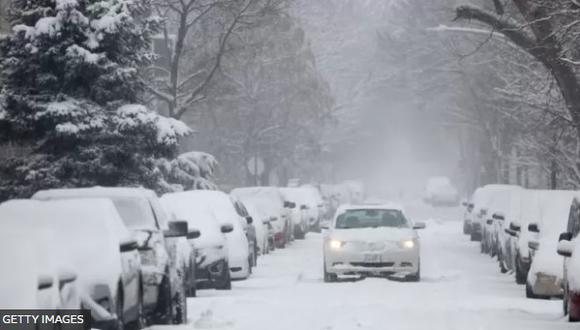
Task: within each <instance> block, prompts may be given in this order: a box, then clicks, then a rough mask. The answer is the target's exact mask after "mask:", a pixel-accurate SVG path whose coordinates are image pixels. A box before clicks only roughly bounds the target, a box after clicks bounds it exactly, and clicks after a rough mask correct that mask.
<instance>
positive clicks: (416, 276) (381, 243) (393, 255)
mask: <svg viewBox="0 0 580 330" xmlns="http://www.w3.org/2000/svg"><path fill="white" fill-rule="evenodd" d="M422 228H425V224H424V223H415V224H414V223H412V222H411V221H410V220H409V219H408V218H407V217H406V216H405V214H404V212H403V209H402V208H401V207H400V206H398V205H395V204H384V205H347V206H341V207H339V209H338V210H337V212H336V215H335V217H334V220H333V221H332V223H331V226H330V228H328V232H327V233H326V235H325V236H324V240H323V241H324V243H323V255H324V263H323V270H324V281H325V282H335V281H337V280H338V279H339V277H340V276H343V275H362V276H368V275H371V276H386V277H392V276H394V277H397V278H404V279H408V280H410V281H419V280H420V278H421V258H420V240H419V236H418V235H417V232H416V229H422Z"/></svg>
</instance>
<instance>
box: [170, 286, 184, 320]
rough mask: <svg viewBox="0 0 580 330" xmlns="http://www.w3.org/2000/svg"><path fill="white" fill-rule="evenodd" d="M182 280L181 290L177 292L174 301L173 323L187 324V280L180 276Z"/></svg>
mask: <svg viewBox="0 0 580 330" xmlns="http://www.w3.org/2000/svg"><path fill="white" fill-rule="evenodd" d="M179 279H180V280H181V282H180V283H182V285H180V288H179V290H178V291H177V292H176V294H175V297H174V301H173V304H172V305H173V310H172V314H173V320H172V321H173V324H185V323H187V295H186V294H185V293H186V287H187V285H186V282H185V279H184V278H183V277H179Z"/></svg>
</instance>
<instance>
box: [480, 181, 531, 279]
mask: <svg viewBox="0 0 580 330" xmlns="http://www.w3.org/2000/svg"><path fill="white" fill-rule="evenodd" d="M488 188H489V190H490V199H489V203H488V204H487V205H488V206H487V211H488V212H487V219H486V222H485V225H484V226H483V238H482V245H483V247H484V248H483V250H484V251H485V252H487V253H488V254H489V255H490V256H492V257H497V259H498V261H499V264H500V269H501V270H502V272H504V273H505V272H506V271H507V269H506V267H505V262H504V260H503V256H502V255H501V254H502V252H505V251H504V250H503V249H502V246H503V243H504V240H505V236H504V235H506V233H505V231H504V229H505V228H504V227H505V226H506V223H509V222H510V221H511V219H513V218H514V217H516V215H517V213H518V212H519V208H517V206H519V205H520V204H519V199H520V195H521V192H522V191H523V188H522V187H520V186H516V185H499V184H497V185H490V186H489V187H488Z"/></svg>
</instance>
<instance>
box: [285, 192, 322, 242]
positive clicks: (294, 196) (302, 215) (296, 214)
mask: <svg viewBox="0 0 580 330" xmlns="http://www.w3.org/2000/svg"><path fill="white" fill-rule="evenodd" d="M280 192H281V193H282V196H284V200H285V201H287V202H291V203H292V204H294V205H296V207H294V208H292V209H291V210H290V218H291V220H292V221H291V222H292V228H293V231H292V235H293V237H294V238H296V239H304V237H306V233H307V232H308V229H309V228H310V221H309V220H310V218H311V217H314V215H312V212H311V211H312V208H313V207H314V206H313V205H312V204H309V203H308V201H307V199H308V195H307V194H308V192H307V191H306V189H303V188H280ZM315 211H316V212H318V210H317V209H316V210H315Z"/></svg>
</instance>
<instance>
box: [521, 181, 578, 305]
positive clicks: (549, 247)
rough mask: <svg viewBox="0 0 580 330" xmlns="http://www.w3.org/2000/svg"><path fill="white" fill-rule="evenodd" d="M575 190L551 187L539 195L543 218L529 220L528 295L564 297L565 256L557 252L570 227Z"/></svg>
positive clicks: (532, 296)
mask: <svg viewBox="0 0 580 330" xmlns="http://www.w3.org/2000/svg"><path fill="white" fill-rule="evenodd" d="M574 194H575V192H574V191H568V190H549V191H543V192H542V194H541V195H540V203H541V217H540V219H539V222H537V223H530V224H529V225H528V231H530V232H531V233H533V236H532V237H531V238H530V240H529V242H528V246H529V248H530V256H531V265H530V270H529V272H528V277H527V279H526V297H528V298H552V297H562V296H563V294H564V292H563V287H562V283H563V277H564V274H563V264H564V259H563V257H562V256H560V255H558V238H559V237H560V234H561V233H562V232H564V231H566V229H567V225H568V219H569V213H570V205H571V204H572V200H573V198H574Z"/></svg>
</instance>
